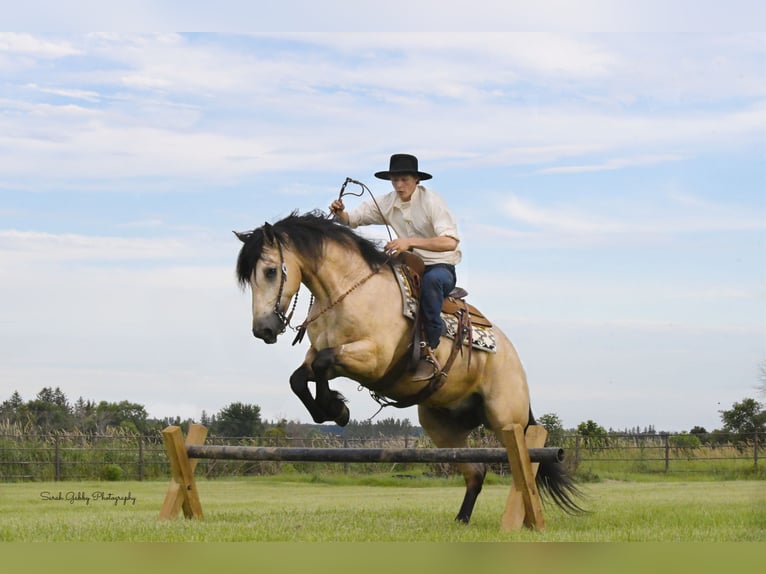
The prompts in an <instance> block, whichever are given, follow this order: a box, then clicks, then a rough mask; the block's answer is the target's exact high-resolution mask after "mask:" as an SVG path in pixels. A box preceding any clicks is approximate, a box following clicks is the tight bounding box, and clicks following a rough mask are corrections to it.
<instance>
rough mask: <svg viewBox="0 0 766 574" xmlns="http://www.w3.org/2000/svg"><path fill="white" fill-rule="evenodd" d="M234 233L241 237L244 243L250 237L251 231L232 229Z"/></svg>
mask: <svg viewBox="0 0 766 574" xmlns="http://www.w3.org/2000/svg"><path fill="white" fill-rule="evenodd" d="M232 233H233V234H234V235H236V236H237V239H239V240H240V241H241V242H242V243H244V242H245V241H247V240H248V239H249V238H250V233H248V232H246V231H232Z"/></svg>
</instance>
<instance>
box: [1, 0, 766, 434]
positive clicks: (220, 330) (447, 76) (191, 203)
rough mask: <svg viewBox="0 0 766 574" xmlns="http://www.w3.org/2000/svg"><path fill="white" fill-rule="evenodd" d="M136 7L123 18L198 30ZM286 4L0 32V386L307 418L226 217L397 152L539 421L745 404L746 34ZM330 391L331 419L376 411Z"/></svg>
mask: <svg viewBox="0 0 766 574" xmlns="http://www.w3.org/2000/svg"><path fill="white" fill-rule="evenodd" d="M32 4H35V2H32ZM158 4H160V5H168V4H172V3H167V2H166V3H158ZM292 4H295V3H292ZM342 4H343V3H339V2H329V3H327V5H326V11H328V12H330V14H329V15H330V16H332V14H333V12H334V13H335V14H336V15H338V16H339V18H340V17H341V16H343V15H344V14H346V12H344V11H343V6H342ZM511 4H512V5H513V4H514V3H511ZM586 4H587V5H592V4H593V2H589V3H586ZM596 4H599V3H596ZM649 4H653V3H651V2H650V3H649ZM681 4H683V3H681ZM506 5H507V3H497V4H496V7H499V6H506ZM757 5H758V4H757V3H753V4H752V5H750V4H749V3H747V2H743V3H738V4H737V6H738V7H744V8H752V9H753V10H755V11H756V12H758V11H760V12H763V8H757V7H756V6H757ZM136 6H137V9H138V10H139V11H140V9H146V10H147V12H146V13H144V14H143V15H141V14H139V15H138V16H136V15H135V13H131V14H133V16H134V17H135V20H128V21H127V26H126V27H130V28H131V29H148V30H156V29H158V28H160V29H171V30H172V29H204V28H205V26H204V19H203V20H199V21H198V24H199V23H200V22H201V24H202V25H196V26H195V25H189V22H187V21H182V22H181V24H179V25H178V27H177V28H174V27H173V26H172V25H170V24H168V23H167V21H166V20H164V21H163V19H162V18H163V14H161V13H160V14H158V15H156V16H157V17H156V18H155V17H154V16H155V15H153V14H152V13H151V12H150V11H149V8H147V7H146V5H145V4H144V3H141V2H139V3H136ZM306 6H313V4H306ZM609 6H617V5H613V4H609ZM674 6H675V5H674ZM25 9H26V8H25ZM25 9H21V10H25ZM31 9H32V8H29V10H31ZM672 9H673V8H672V7H671V8H666V10H672ZM614 10H617V9H616V8H615V9H614ZM298 13H299V14H301V15H302V16H300V17H298V18H297V25H296V26H295V27H294V29H293V30H285V31H280V32H274V31H265V30H266V28H268V26H265V25H264V26H262V27H261V29H260V30H255V31H252V30H250V31H246V30H242V29H239V28H240V26H239V25H238V23H237V21H236V19H232V18H231V17H230V18H229V23H228V25H227V26H220V27H222V28H225V29H226V31H223V32H218V33H175V32H156V31H152V32H146V33H134V32H132V33H126V32H106V33H104V32H102V33H92V32H89V31H88V29H102V28H106V27H108V26H103V27H102V26H99V24H102V23H103V22H102V21H99V20H98V19H95V20H94V21H91V20H90V19H85V20H84V21H83V22H81V23H79V24H80V25H71V26H70V25H69V24H66V25H62V26H59V28H61V29H63V30H65V31H63V32H59V33H52V32H13V33H0V400H5V399H7V398H8V397H9V396H10V395H11V393H12V392H13V391H18V392H19V393H20V394H21V396H22V398H23V399H24V400H31V399H33V398H34V397H35V395H36V394H37V393H38V392H39V391H40V389H42V388H43V387H60V388H61V390H63V391H64V393H65V394H66V395H67V396H68V398H69V399H70V401H71V402H74V401H75V400H76V399H77V398H78V397H83V398H85V399H90V400H96V401H100V400H107V401H121V400H129V401H132V402H137V403H140V404H143V405H145V406H146V408H147V411H148V413H149V415H150V416H152V417H165V416H176V415H178V416H181V417H182V418H187V417H191V418H195V419H199V417H200V415H201V413H202V411H203V410H205V411H206V412H207V413H208V414H212V413H215V412H217V411H218V410H220V409H221V408H223V407H224V406H226V405H228V404H230V403H232V402H245V403H252V404H257V405H259V406H260V407H261V411H262V416H263V418H264V419H266V420H277V419H279V418H287V419H289V420H296V421H303V422H310V417H309V416H308V413H307V412H306V411H305V410H304V408H303V406H302V405H301V403H300V402H299V400H298V399H297V398H296V397H295V396H294V395H293V394H292V392H291V391H290V388H289V384H288V378H289V375H290V374H291V373H292V371H293V370H295V368H297V367H298V365H299V364H300V363H301V361H302V358H303V355H304V354H305V352H306V349H307V342H304V343H303V344H302V345H300V346H296V347H292V346H291V345H290V343H291V341H292V334H291V333H290V332H288V333H287V334H285V335H283V338H282V339H280V341H279V342H278V343H277V344H276V345H271V346H269V345H266V344H264V343H263V342H261V341H259V340H256V339H255V338H253V336H252V334H251V332H250V328H251V327H250V323H251V316H250V294H249V293H248V292H247V291H242V290H241V289H240V288H239V286H238V285H237V282H236V279H235V275H234V264H235V260H236V256H237V253H238V250H239V246H240V243H239V241H238V240H237V239H236V238H235V237H234V235H232V230H240V231H242V230H249V229H253V228H254V227H258V226H260V225H262V224H263V223H264V222H265V221H270V222H272V221H275V220H277V219H279V218H281V217H283V216H285V215H287V214H289V213H290V212H292V211H293V210H298V211H301V212H304V211H310V210H313V209H320V210H324V211H326V210H327V207H328V205H329V204H330V202H331V201H332V200H333V199H335V198H337V196H338V191H339V189H340V186H341V184H342V183H343V181H344V180H345V178H346V177H351V178H354V179H357V180H360V181H363V182H364V183H366V184H367V185H368V186H369V187H370V188H371V189H372V191H373V193H375V194H376V195H380V194H383V193H386V192H387V191H389V190H390V184H389V183H388V182H385V181H381V180H377V179H375V178H374V177H373V175H372V174H373V173H374V172H375V171H380V170H384V169H387V167H388V160H389V156H390V155H391V154H393V153H400V152H404V153H412V154H415V155H416V156H417V157H418V158H419V160H420V167H421V169H422V170H423V171H426V172H429V173H431V174H433V175H434V177H433V179H432V180H431V181H429V182H428V184H429V187H431V188H432V189H434V190H436V191H437V192H439V193H440V194H441V195H442V196H443V197H444V198H445V199H446V201H447V202H448V204H449V206H450V207H451V209H452V210H453V212H454V213H455V214H456V217H457V219H458V228H459V232H460V236H461V249H462V251H463V261H462V262H461V264H460V265H459V266H458V283H459V284H460V285H461V286H463V287H464V288H465V289H466V290H467V291H468V292H469V298H468V300H469V302H471V303H473V304H474V305H476V306H477V307H478V308H479V309H481V310H482V311H483V312H484V313H485V314H486V315H487V316H488V317H489V318H490V319H492V320H493V321H494V323H495V324H496V325H497V326H498V327H499V328H501V329H502V330H503V331H504V332H505V333H506V334H507V335H508V336H509V337H510V339H511V340H512V341H513V343H514V345H515V346H516V348H517V350H518V352H519V355H520V357H521V359H522V362H523V363H524V366H525V369H526V372H527V376H528V380H529V386H530V393H531V398H532V408H533V410H534V412H535V413H536V415H537V416H539V415H542V414H547V413H555V414H557V415H558V416H559V417H560V418H561V419H562V421H563V423H564V425H565V427H567V428H569V427H575V426H577V425H578V424H579V423H580V422H583V421H586V420H593V421H595V422H597V423H598V424H600V425H602V426H604V427H605V428H613V429H625V428H633V427H636V426H638V427H641V428H644V427H647V426H650V425H651V426H653V427H655V428H656V429H657V430H668V431H681V430H688V429H690V428H692V427H693V426H695V425H699V426H703V427H705V428H706V429H708V430H712V429H714V428H720V427H721V424H722V423H721V420H720V413H719V411H720V410H722V409H728V408H730V407H731V406H732V404H733V403H734V402H738V401H740V400H742V399H743V398H747V397H758V391H757V390H756V386H757V385H758V384H759V378H758V373H759V369H760V367H761V365H763V364H764V362H765V361H766V163H764V160H765V159H766V156H765V153H764V152H766V34H764V32H763V30H757V29H753V28H754V26H753V25H752V24H751V23H750V22H749V21H748V20H747V19H744V21H743V23H740V22H732V21H729V20H727V17H724V18H722V19H718V15H717V14H715V13H713V12H712V11H711V10H707V11H705V10H702V11H697V12H696V13H695V15H694V21H693V24H694V26H693V28H694V29H693V30H688V29H679V30H672V29H670V27H669V26H666V25H657V26H651V25H647V26H640V25H639V26H635V27H633V26H630V25H628V26H623V25H618V24H615V22H624V21H625V20H624V19H625V18H627V19H628V20H629V19H630V18H634V19H637V21H638V22H649V23H651V22H652V20H651V15H650V14H649V15H644V14H642V15H637V14H633V13H632V12H622V13H620V14H614V13H609V14H607V15H606V16H605V15H604V14H603V12H599V18H601V19H597V20H595V24H593V21H588V20H587V19H586V18H585V17H584V15H583V14H582V13H579V12H578V13H577V14H576V15H575V16H576V17H575V18H574V19H573V20H574V24H575V25H574V26H570V27H569V29H566V28H567V27H566V26H564V25H561V26H559V25H549V26H547V27H545V26H535V23H536V22H538V21H540V19H541V18H542V15H541V14H540V13H537V14H535V13H533V14H527V16H528V17H527V20H525V21H524V23H527V24H528V23H530V22H531V25H530V27H531V28H532V29H531V30H529V29H523V28H524V26H515V27H512V29H511V30H510V31H486V29H484V30H481V31H477V26H476V25H474V24H473V22H472V21H470V19H469V21H468V22H467V23H466V26H465V31H460V30H459V26H460V20H459V19H458V20H453V21H452V22H451V25H450V26H447V27H446V28H451V29H448V30H447V31H439V30H437V29H436V26H434V27H433V28H434V29H433V30H431V29H430V28H428V26H425V27H423V26H421V28H426V29H417V30H412V29H405V30H404V31H398V32H394V31H389V32H376V31H374V30H371V29H370V26H369V22H367V25H366V26H362V27H358V28H354V27H353V26H352V27H350V28H349V29H344V30H343V31H342V33H339V32H338V28H342V27H343V25H345V20H343V19H342V18H341V19H339V20H332V18H330V19H329V20H330V21H332V22H334V23H335V24H336V25H335V26H330V27H329V28H327V27H325V31H312V30H311V20H310V14H309V13H306V12H300V11H299V12H298ZM147 14H148V15H147ZM325 15H327V14H325ZM118 16H119V14H118ZM278 16H280V15H279V14H272V15H271V17H272V19H277V20H278ZM564 16H566V15H564ZM639 16H640V17H639ZM46 18H48V19H51V20H50V22H53V23H55V20H54V18H55V14H51V13H47V16H46ZM565 19H566V18H563V20H565ZM232 20H233V21H232ZM563 20H562V16H561V15H560V14H559V19H558V22H562V21H563ZM658 21H659V20H658ZM47 22H48V20H43V22H42V26H43V27H47V28H49V29H50V28H55V27H56V26H52V25H51V26H48V25H47V24H46V23H47ZM588 22H591V24H593V25H591V26H589V25H587V23H588ZM9 23H10V25H11V26H17V27H19V28H24V23H25V21H24V15H23V14H22V15H20V16H19V18H18V21H16V20H15V19H14V18H13V17H11V19H10V20H9ZM75 24H76V23H75ZM213 24H218V22H216V21H213ZM30 27H31V26H30ZM333 27H335V29H333ZM411 27H412V26H410V25H405V26H404V28H411ZM543 28H545V29H543ZM273 29H283V28H280V27H278V26H277V27H275V28H273ZM492 29H496V28H492ZM315 30H316V28H315ZM359 201H360V200H359V199H357V198H347V200H346V204H347V206H348V207H350V208H352V207H354V206H355V205H356V204H358V202H359ZM365 234H367V235H368V236H370V237H373V238H382V237H384V236H385V232H384V231H383V230H382V229H369V230H366V231H365ZM307 300H308V292H307V291H306V290H305V288H304V289H303V290H302V294H301V304H299V307H298V311H297V312H296V313H297V315H298V316H301V318H302V315H301V314H302V313H303V314H305V312H306V307H305V305H306V301H307ZM333 387H334V388H337V389H338V390H340V391H341V392H342V393H343V394H344V395H345V396H346V398H347V399H348V400H349V408H350V410H351V417H352V418H354V419H356V420H364V419H367V418H369V417H371V416H373V415H374V414H375V413H376V411H377V410H378V406H377V404H376V403H374V402H373V401H372V399H371V398H370V397H369V395H368V393H367V392H366V391H364V390H359V389H358V385H357V384H356V383H354V382H353V381H350V380H347V379H338V380H336V381H334V382H333ZM761 399H762V397H761ZM390 416H393V417H396V418H403V417H408V418H410V419H411V420H412V421H413V422H414V423H415V424H417V413H416V409H415V408H410V409H405V410H395V409H386V410H384V411H383V412H382V413H380V414H379V415H378V417H390Z"/></svg>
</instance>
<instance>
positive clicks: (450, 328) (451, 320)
mask: <svg viewBox="0 0 766 574" xmlns="http://www.w3.org/2000/svg"><path fill="white" fill-rule="evenodd" d="M471 317H472V318H473V315H471ZM442 321H444V328H445V331H446V332H445V333H444V336H445V337H449V338H450V339H453V340H454V339H455V332H456V330H457V317H455V316H454V315H447V314H446V313H442ZM471 335H472V336H471V339H472V340H471V346H472V347H473V348H474V349H478V350H480V351H487V352H488V353H496V352H497V340H496V339H495V330H494V329H493V328H492V327H485V326H483V325H478V326H477V325H473V327H472V329H471Z"/></svg>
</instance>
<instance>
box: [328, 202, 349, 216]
mask: <svg viewBox="0 0 766 574" xmlns="http://www.w3.org/2000/svg"><path fill="white" fill-rule="evenodd" d="M345 209H346V206H345V205H343V200H342V199H336V200H335V201H333V202H332V203H331V204H330V213H332V214H333V215H338V214H340V213H341V212H343V211H344V210H345Z"/></svg>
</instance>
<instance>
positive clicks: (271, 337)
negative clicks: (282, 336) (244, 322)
mask: <svg viewBox="0 0 766 574" xmlns="http://www.w3.org/2000/svg"><path fill="white" fill-rule="evenodd" d="M253 336H254V337H256V338H258V339H261V340H262V341H263V342H264V343H267V344H269V345H271V344H273V343H276V342H277V332H276V331H275V330H274V329H272V328H271V327H253Z"/></svg>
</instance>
